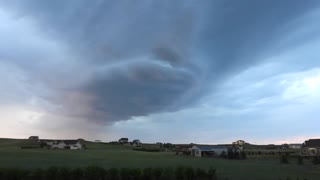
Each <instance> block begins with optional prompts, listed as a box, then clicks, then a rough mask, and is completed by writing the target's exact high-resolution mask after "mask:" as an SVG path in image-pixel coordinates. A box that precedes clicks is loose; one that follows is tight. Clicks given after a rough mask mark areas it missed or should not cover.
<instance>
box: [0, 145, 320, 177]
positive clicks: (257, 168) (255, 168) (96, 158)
mask: <svg viewBox="0 0 320 180" xmlns="http://www.w3.org/2000/svg"><path fill="white" fill-rule="evenodd" d="M22 143H24V140H13V139H1V140H0V168H10V167H14V168H26V169H30V168H32V169H33V168H46V167H50V166H61V167H85V166H89V165H96V166H101V167H104V168H114V167H115V168H124V167H126V168H132V167H133V168H137V167H141V168H147V167H177V166H191V167H194V168H198V167H199V168H203V169H208V168H209V167H213V168H215V169H216V170H217V174H218V177H220V179H224V178H228V179H230V180H233V179H234V180H238V179H260V180H269V179H270V180H271V179H273V180H277V179H279V178H282V179H286V178H287V177H290V178H291V179H296V178H300V179H304V178H306V179H308V180H318V179H320V166H315V165H313V164H312V163H311V162H309V161H306V160H305V161H304V164H303V165H298V164H297V160H296V159H289V161H290V163H289V164H281V163H280V160H279V158H277V157H270V158H249V159H247V160H226V159H216V158H195V157H189V156H184V155H175V153H174V152H142V151H133V150H132V149H131V147H126V146H121V145H110V144H98V143H92V142H86V146H87V148H88V149H86V150H48V149H20V145H21V144H22Z"/></svg>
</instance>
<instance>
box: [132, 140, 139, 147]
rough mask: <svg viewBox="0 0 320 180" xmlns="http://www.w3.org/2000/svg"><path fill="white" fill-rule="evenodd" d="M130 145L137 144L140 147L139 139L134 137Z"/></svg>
mask: <svg viewBox="0 0 320 180" xmlns="http://www.w3.org/2000/svg"><path fill="white" fill-rule="evenodd" d="M132 146H137V147H140V146H141V142H140V140H139V139H135V140H133V141H132Z"/></svg>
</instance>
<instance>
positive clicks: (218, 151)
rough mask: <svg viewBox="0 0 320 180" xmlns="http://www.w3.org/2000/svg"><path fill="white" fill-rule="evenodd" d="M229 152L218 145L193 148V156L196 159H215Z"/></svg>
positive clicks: (195, 146)
mask: <svg viewBox="0 0 320 180" xmlns="http://www.w3.org/2000/svg"><path fill="white" fill-rule="evenodd" d="M227 152H228V148H226V147H224V146H217V145H194V146H192V148H191V155H192V156H195V157H214V156H220V155H222V154H223V153H227Z"/></svg>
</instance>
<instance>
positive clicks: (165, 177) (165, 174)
mask: <svg viewBox="0 0 320 180" xmlns="http://www.w3.org/2000/svg"><path fill="white" fill-rule="evenodd" d="M160 179H161V180H173V179H175V178H174V171H173V169H172V168H165V169H163V171H162V175H161V177H160Z"/></svg>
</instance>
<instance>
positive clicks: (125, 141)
mask: <svg viewBox="0 0 320 180" xmlns="http://www.w3.org/2000/svg"><path fill="white" fill-rule="evenodd" d="M118 142H119V143H120V144H127V143H128V142H129V139H128V138H121V139H119V141H118Z"/></svg>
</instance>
